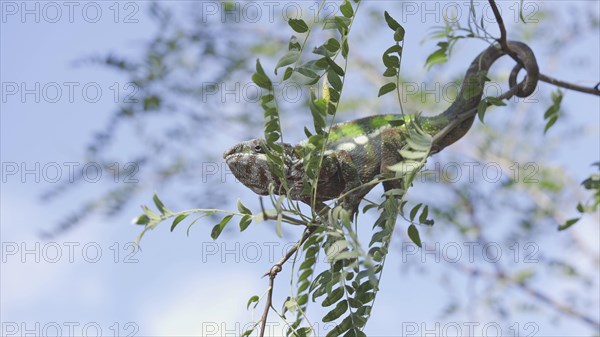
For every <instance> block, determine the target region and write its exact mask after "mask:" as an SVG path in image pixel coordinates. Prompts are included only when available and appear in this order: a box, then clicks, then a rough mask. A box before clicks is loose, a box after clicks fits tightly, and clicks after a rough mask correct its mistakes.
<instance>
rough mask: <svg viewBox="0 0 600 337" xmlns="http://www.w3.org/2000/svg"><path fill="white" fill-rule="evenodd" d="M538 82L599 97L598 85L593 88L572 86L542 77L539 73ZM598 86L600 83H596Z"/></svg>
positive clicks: (551, 78)
mask: <svg viewBox="0 0 600 337" xmlns="http://www.w3.org/2000/svg"><path fill="white" fill-rule="evenodd" d="M539 79H540V81H544V82H546V83H550V84H554V85H555V86H557V87H561V88H565V89H571V90H575V91H580V92H583V93H586V94H592V95H596V96H600V89H599V88H598V85H596V86H595V87H593V88H589V87H584V86H581V85H578V84H573V83H569V82H564V81H561V80H557V79H556V78H553V77H550V76H547V75H544V74H541V73H540V77H539ZM598 84H600V83H598Z"/></svg>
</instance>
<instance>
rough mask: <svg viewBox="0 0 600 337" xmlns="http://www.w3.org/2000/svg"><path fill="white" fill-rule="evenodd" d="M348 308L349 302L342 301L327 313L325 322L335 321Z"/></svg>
mask: <svg viewBox="0 0 600 337" xmlns="http://www.w3.org/2000/svg"><path fill="white" fill-rule="evenodd" d="M347 310H348V302H347V301H340V302H339V303H338V304H337V305H336V306H335V308H334V309H333V310H331V311H330V312H328V313H327V315H325V316H324V317H323V322H324V323H326V322H331V321H334V320H336V319H338V318H339V317H340V316H342V315H343V314H344V313H345V312H346V311H347Z"/></svg>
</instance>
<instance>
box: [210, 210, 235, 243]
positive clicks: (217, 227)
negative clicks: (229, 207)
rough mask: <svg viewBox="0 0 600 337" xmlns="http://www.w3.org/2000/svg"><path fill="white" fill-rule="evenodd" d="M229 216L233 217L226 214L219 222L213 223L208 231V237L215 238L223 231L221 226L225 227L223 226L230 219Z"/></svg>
mask: <svg viewBox="0 0 600 337" xmlns="http://www.w3.org/2000/svg"><path fill="white" fill-rule="evenodd" d="M231 218H233V215H231V214H230V215H226V216H225V217H224V218H223V219H222V220H221V222H219V223H218V224H216V225H215V227H213V229H212V231H211V233H210V237H211V238H212V239H213V240H216V239H217V238H218V237H219V235H221V232H222V231H223V228H225V226H226V225H227V223H228V222H229V221H230V220H231Z"/></svg>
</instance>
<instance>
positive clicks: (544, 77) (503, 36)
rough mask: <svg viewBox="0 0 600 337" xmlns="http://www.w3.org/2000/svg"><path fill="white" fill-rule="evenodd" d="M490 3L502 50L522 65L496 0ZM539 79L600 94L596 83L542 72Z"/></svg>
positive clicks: (588, 92) (490, 0) (558, 85)
mask: <svg viewBox="0 0 600 337" xmlns="http://www.w3.org/2000/svg"><path fill="white" fill-rule="evenodd" d="M489 3H490V6H491V7H492V11H493V12H494V16H495V17H496V22H497V23H498V28H499V29H500V38H499V39H497V41H498V43H500V47H502V50H504V51H505V52H506V53H507V54H508V55H510V57H512V58H513V59H514V60H515V61H517V62H518V63H519V64H520V65H523V62H521V60H520V59H519V56H518V55H517V53H515V52H514V51H513V50H511V49H510V48H509V47H508V41H507V37H506V27H505V26H504V20H503V19H502V15H501V14H500V11H499V10H498V6H496V1H494V0H489ZM539 79H540V80H541V81H544V82H546V83H550V84H553V85H556V86H557V87H561V88H565V89H571V90H575V91H579V92H583V93H586V94H592V95H596V96H600V89H599V88H598V85H596V86H595V87H593V88H589V87H584V86H580V85H577V84H573V83H568V82H565V81H561V80H557V79H555V78H552V77H550V76H547V75H544V74H542V73H540V74H539ZM599 84H600V83H599Z"/></svg>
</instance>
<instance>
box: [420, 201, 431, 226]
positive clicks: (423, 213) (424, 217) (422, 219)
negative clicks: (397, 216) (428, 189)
mask: <svg viewBox="0 0 600 337" xmlns="http://www.w3.org/2000/svg"><path fill="white" fill-rule="evenodd" d="M427 215H429V206H427V205H425V207H423V210H422V211H421V215H420V216H419V222H420V223H425V222H427Z"/></svg>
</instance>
